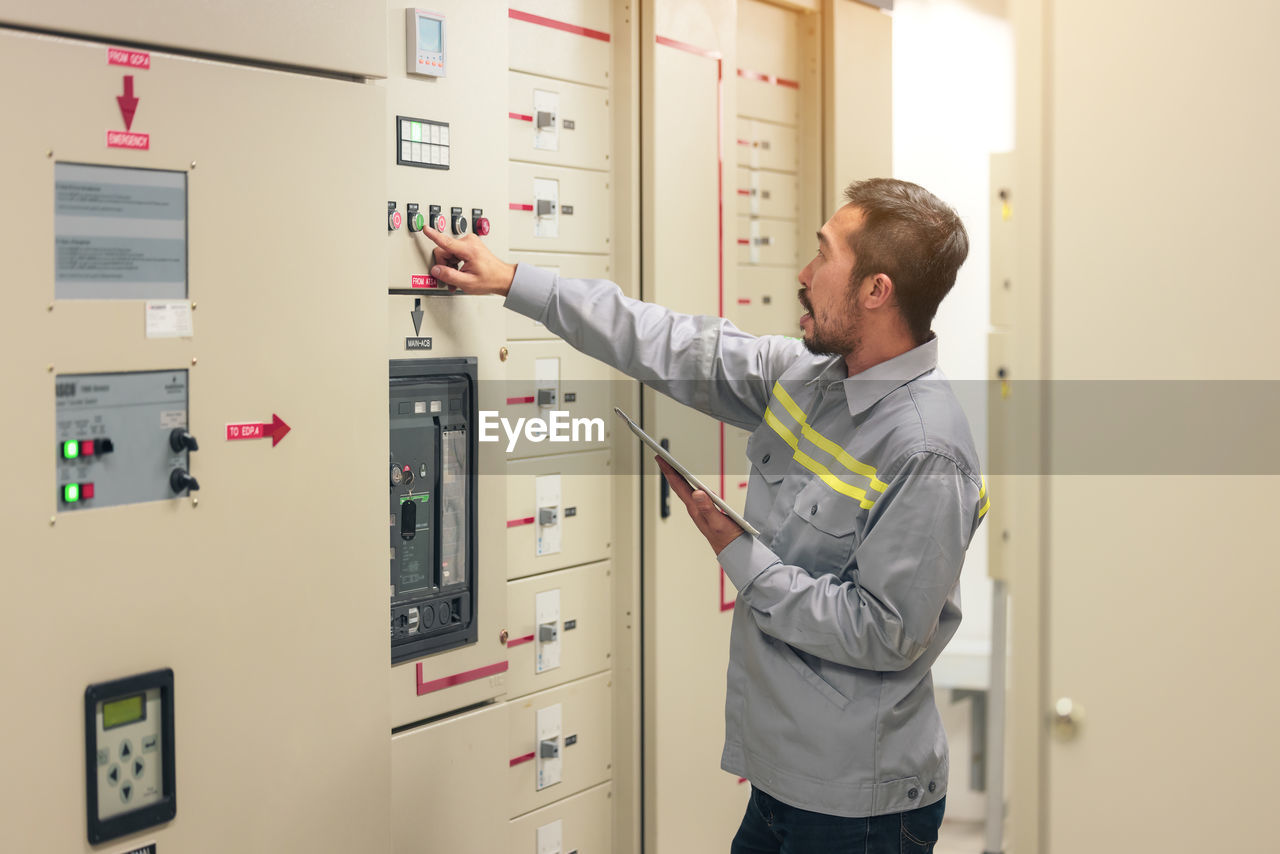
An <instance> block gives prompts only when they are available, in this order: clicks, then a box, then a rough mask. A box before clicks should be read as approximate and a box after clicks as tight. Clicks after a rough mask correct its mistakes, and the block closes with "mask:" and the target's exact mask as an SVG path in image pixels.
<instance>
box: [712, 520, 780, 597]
mask: <svg viewBox="0 0 1280 854" xmlns="http://www.w3.org/2000/svg"><path fill="white" fill-rule="evenodd" d="M717 559H718V560H719V561H720V566H721V567H722V568H723V569H724V571H725V574H726V575H728V576H729V580H730V581H732V582H733V586H734V587H736V588H738V592H739V593H742V592H743V591H745V590H746V588H747V587H748V586H749V585H750V584H751V582H753V581H755V580H756V578H757V577H759V575H760V573H762V572H764V571H765V570H766V569H768V568H769V567H771V566H773V565H774V564H781V563H782V559H781V558H780V557H778V556H777V555H776V554H774V553H773V549H771V548H769V547H768V546H766V545H765V544H764V543H762V542H760V540H759V539H757V538H756V537H753V536H751V535H750V534H746V533H744V534H743V535H742V536H740V537H738V538H737V539H735V540H734V541H733V542H731V543H729V545H727V546H725V547H724V548H723V549H721V550H720V554H719V555H717Z"/></svg>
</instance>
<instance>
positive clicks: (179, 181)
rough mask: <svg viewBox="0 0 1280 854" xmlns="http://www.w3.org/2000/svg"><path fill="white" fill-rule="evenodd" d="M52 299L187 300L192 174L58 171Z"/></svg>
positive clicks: (72, 167)
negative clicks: (189, 182)
mask: <svg viewBox="0 0 1280 854" xmlns="http://www.w3.org/2000/svg"><path fill="white" fill-rule="evenodd" d="M53 235H54V237H53V240H54V296H55V297H56V298H57V299H157V300H180V299H185V298H186V296H187V175H186V173H185V172H172V171H166V170H159V169H126V168H122V167H116V166H88V165H84V164H79V163H58V164H56V165H55V166H54V214H53Z"/></svg>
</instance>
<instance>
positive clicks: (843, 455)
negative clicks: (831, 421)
mask: <svg viewBox="0 0 1280 854" xmlns="http://www.w3.org/2000/svg"><path fill="white" fill-rule="evenodd" d="M773 396H774V397H776V398H777V399H778V402H779V403H781V404H782V407H783V409H785V410H787V412H788V413H789V414H790V415H791V417H792V418H794V419H795V420H796V423H797V424H799V425H800V435H802V436H804V437H805V438H806V439H808V440H809V441H810V442H812V443H813V444H815V445H817V446H818V447H819V448H821V449H822V450H824V451H826V452H827V453H828V454H830V455H831V456H833V457H835V458H836V460H838V461H839V463H840V465H842V466H844V467H845V468H847V469H848V470H849V471H851V472H853V473H854V474H860V475H862V476H863V477H865V478H867V479H869V480H870V481H871V488H872V489H874V490H875V491H876V492H884V491H885V490H886V489H888V488H889V484H887V483H885V482H884V481H882V480H880V479H879V478H878V477H876V470H875V468H874V467H873V466H869V465H867V464H866V463H864V462H862V461H861V460H858V459H855V458H853V457H851V456H849V452H848V451H846V450H845V449H844V448H842V447H840V446H839V445H837V444H836V443H835V442H833V441H831V440H830V439H828V438H827V437H826V436H823V435H822V434H821V433H819V432H818V431H817V430H814V429H813V428H812V427H810V426H809V421H808V419H807V418H806V416H805V414H804V410H803V409H801V408H800V407H799V406H798V405H796V402H795V401H794V400H792V399H791V395H789V394H787V392H786V389H784V388H783V387H782V383H781V382H775V383H774V384H773Z"/></svg>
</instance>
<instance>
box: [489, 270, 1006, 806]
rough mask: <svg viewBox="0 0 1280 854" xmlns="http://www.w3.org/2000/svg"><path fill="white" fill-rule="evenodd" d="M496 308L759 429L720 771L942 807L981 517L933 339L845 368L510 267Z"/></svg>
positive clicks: (594, 284)
mask: <svg viewBox="0 0 1280 854" xmlns="http://www.w3.org/2000/svg"><path fill="white" fill-rule="evenodd" d="M506 305H507V306H508V307H509V308H511V309H514V310H515V311H518V312H520V313H521V314H524V315H526V316H528V317H531V318H533V319H535V320H539V321H541V322H542V323H544V324H545V325H546V326H547V328H548V329H550V330H551V331H552V332H554V333H556V334H557V335H559V336H561V337H562V338H564V339H565V340H566V341H568V342H569V343H570V344H571V345H573V346H574V347H575V348H577V349H579V350H581V351H582V352H584V353H587V354H588V355H591V356H594V357H596V358H598V359H600V360H602V361H604V362H606V363H608V364H609V365H612V366H613V367H615V368H617V369H619V370H621V371H623V372H624V373H627V374H629V375H631V376H633V377H635V378H636V379H638V380H641V381H643V382H644V383H646V384H648V385H650V386H652V387H653V388H655V389H657V390H658V391H661V392H663V393H665V394H668V395H670V396H671V397H673V398H675V399H676V400H678V401H680V402H682V403H685V404H688V405H690V406H693V407H695V408H697V409H699V410H701V411H702V412H705V413H707V414H708V415H710V416H712V417H714V418H718V419H720V420H722V421H725V422H727V423H729V424H733V425H736V426H738V427H742V428H744V429H747V430H751V431H753V432H752V434H751V438H750V439H749V440H748V442H747V456H748V458H749V460H750V463H751V475H750V478H749V480H748V487H747V504H746V514H745V515H746V518H747V521H749V522H750V523H751V524H752V525H754V526H755V527H756V528H757V529H759V531H760V536H759V537H751V536H749V535H746V534H743V535H742V536H741V537H739V538H737V539H736V540H734V541H733V542H732V543H730V544H729V545H728V546H727V547H725V549H724V550H723V551H721V552H720V555H719V560H720V564H721V566H723V567H724V570H725V572H726V573H727V574H728V576H729V578H730V579H731V580H732V581H733V583H734V585H735V586H736V587H737V588H738V594H739V595H738V598H737V603H736V604H735V606H734V612H733V629H732V635H731V638H730V648H729V672H728V688H727V695H726V698H725V745H724V753H723V755H722V757H721V767H723V768H724V770H726V771H729V772H730V773H733V774H737V775H739V776H742V777H746V778H747V779H748V780H750V781H751V783H752V785H754V786H756V787H758V788H760V789H762V790H764V791H765V792H768V793H769V794H771V795H773V796H774V797H776V798H778V799H779V800H781V801H783V802H785V803H789V804H792V805H794V806H798V807H801V808H803V809H807V810H812V811H815V812H822V813H827V814H830V815H839V816H852V817H861V816H872V815H883V814H886V813H895V812H902V811H904V810H909V809H915V808H917V807H921V806H927V805H929V804H931V803H934V802H936V801H938V800H940V799H941V798H942V797H943V796H944V795H945V794H946V790H947V767H948V757H947V740H946V735H945V733H944V732H943V730H942V722H941V720H940V718H939V716H938V709H937V705H936V704H935V702H934V697H933V679H932V677H931V676H930V668H931V667H932V665H933V662H934V661H935V660H936V659H937V657H938V655H939V653H941V652H942V649H943V647H945V646H946V645H947V642H948V641H950V640H951V638H952V636H953V635H954V634H955V632H956V628H957V627H958V626H959V624H960V590H959V580H960V567H961V565H962V564H963V563H964V554H965V550H966V549H967V548H968V546H969V542H970V541H971V540H972V539H973V535H974V532H975V531H977V529H978V526H979V524H981V521H982V518H983V516H984V515H985V514H986V512H987V508H988V507H989V502H988V499H987V495H986V487H985V483H984V482H983V479H982V476H981V475H980V473H979V468H978V455H977V452H976V450H975V449H974V445H973V438H972V436H971V435H970V431H969V425H968V421H967V420H966V418H965V416H964V413H963V411H962V410H961V408H960V404H959V401H958V400H957V399H956V397H955V394H954V393H953V392H952V390H951V387H950V384H949V383H948V382H947V381H946V378H945V377H943V375H942V373H941V372H940V371H939V370H938V368H937V341H936V339H935V340H930V341H928V342H926V343H925V344H922V345H921V346H919V347H916V348H915V349H914V350H910V351H908V352H906V353H903V354H902V355H900V356H898V357H896V358H894V359H890V360H888V361H886V362H882V363H880V364H878V365H876V366H874V367H872V368H870V369H868V370H866V371H863V372H862V373H860V374H857V375H855V376H852V377H849V376H846V370H845V365H844V361H843V359H841V358H839V357H833V356H815V355H813V354H811V353H809V352H808V351H807V350H806V349H805V348H804V345H803V343H802V342H800V341H799V340H797V339H794V338H784V337H781V336H774V335H767V336H761V337H756V336H753V335H748V334H746V333H744V332H742V331H740V330H738V329H736V328H735V327H734V326H733V324H731V323H729V322H728V321H726V320H724V319H722V318H717V317H703V316H691V315H681V314H676V313H674V312H671V311H668V310H667V309H665V308H662V307H661V306H656V305H653V304H650V303H643V302H639V301H636V300H632V299H629V298H627V297H625V296H623V294H622V293H621V291H620V290H619V289H618V287H617V286H616V285H614V284H613V283H612V282H605V281H602V280H585V279H561V278H559V277H558V276H556V275H555V274H554V273H552V272H550V271H547V270H542V269H539V268H537V267H531V266H529V265H525V264H521V265H520V266H519V267H518V268H517V271H516V276H515V281H514V282H513V283H512V287H511V292H510V294H509V295H508V296H507V302H506Z"/></svg>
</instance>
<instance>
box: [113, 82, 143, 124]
mask: <svg viewBox="0 0 1280 854" xmlns="http://www.w3.org/2000/svg"><path fill="white" fill-rule="evenodd" d="M116 103H117V104H119V105H120V115H121V116H123V117H124V129H125V130H132V129H133V114H134V113H136V112H137V111H138V99H137V98H135V97H133V75H132V74H126V75H125V76H124V94H123V95H117V96H116Z"/></svg>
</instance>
